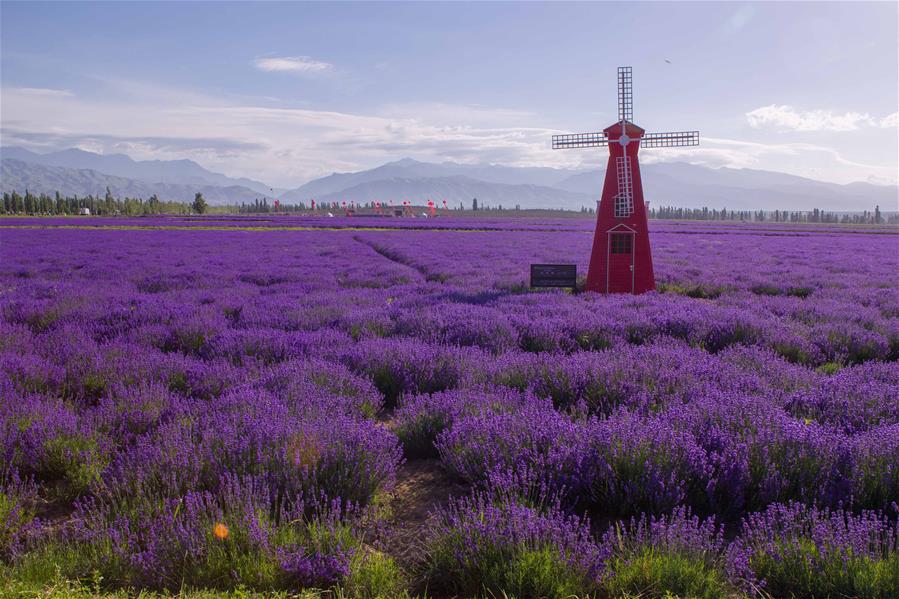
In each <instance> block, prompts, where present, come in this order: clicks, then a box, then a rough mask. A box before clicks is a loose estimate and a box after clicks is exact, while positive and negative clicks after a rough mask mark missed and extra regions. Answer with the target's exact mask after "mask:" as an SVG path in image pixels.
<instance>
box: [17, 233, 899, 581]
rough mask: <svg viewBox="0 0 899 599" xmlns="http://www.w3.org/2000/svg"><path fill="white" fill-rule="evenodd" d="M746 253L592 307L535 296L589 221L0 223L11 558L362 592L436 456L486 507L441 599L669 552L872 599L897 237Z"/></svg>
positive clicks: (438, 546)
mask: <svg viewBox="0 0 899 599" xmlns="http://www.w3.org/2000/svg"><path fill="white" fill-rule="evenodd" d="M747 233H752V230H739V229H738V230H736V231H733V234H730V235H721V234H718V233H714V234H713V233H711V232H709V230H707V229H698V230H695V229H694V230H679V229H671V230H669V231H666V232H660V233H659V234H657V235H655V236H654V237H653V243H654V244H655V248H656V255H657V271H658V274H659V278H660V281H662V282H663V288H664V289H665V291H666V293H662V294H650V295H647V296H643V297H639V298H632V297H616V298H600V297H596V296H593V295H591V294H584V295H570V294H565V293H531V292H527V291H526V289H525V282H524V281H525V280H524V274H523V273H524V272H526V265H527V263H529V262H536V261H569V260H571V257H572V256H583V255H585V253H586V250H587V248H588V247H589V241H590V238H589V235H586V234H585V233H583V232H563V231H558V232H552V233H550V232H540V231H535V232H527V233H525V232H520V231H506V232H450V231H433V232H425V231H406V232H391V231H342V232H311V231H309V232H307V231H304V232H282V231H269V232H255V231H193V232H191V231H161V230H155V231H154V230H142V231H116V230H103V229H98V230H92V231H82V230H55V231H54V230H15V229H9V230H5V231H3V242H2V252H3V261H2V262H3V266H2V272H0V277H2V285H3V290H4V291H3V293H4V300H3V307H2V310H3V311H2V316H3V319H2V324H0V352H2V353H0V371H2V373H3V377H4V378H3V380H2V381H0V384H2V386H0V393H2V394H3V397H4V402H3V405H2V408H0V409H2V419H0V424H2V428H0V434H2V447H0V449H2V451H3V452H4V456H3V457H4V459H5V463H8V464H10V465H11V466H12V469H11V470H10V471H8V472H6V473H4V477H5V480H6V483H5V487H4V489H5V490H4V498H5V499H6V501H5V503H4V505H5V506H7V505H8V506H9V507H4V508H3V509H6V510H7V511H8V513H9V517H8V518H7V522H9V523H12V524H11V525H7V528H6V529H5V531H4V532H3V534H0V543H2V547H0V549H2V550H3V552H4V553H5V554H6V556H7V558H10V557H12V556H13V555H15V556H16V560H15V561H16V563H18V564H19V565H18V566H16V567H17V568H19V570H18V572H19V575H22V576H25V574H23V573H27V572H28V571H29V568H30V569H31V571H34V570H35V569H37V568H38V567H39V566H40V565H41V564H42V563H43V564H44V565H46V563H45V562H41V561H40V560H42V559H43V560H47V559H53V560H55V561H57V562H58V561H60V560H61V559H62V558H60V557H59V556H60V555H62V554H63V553H65V555H67V556H68V557H67V558H66V559H67V560H68V562H69V565H70V568H71V573H72V574H73V575H78V574H85V573H89V572H91V571H92V570H93V569H97V568H101V569H103V570H104V572H105V574H106V580H107V581H110V582H113V583H117V584H126V585H129V584H130V585H140V586H167V587H177V586H178V585H180V584H181V583H182V582H184V581H187V582H188V583H190V584H197V585H208V586H229V585H233V584H236V583H237V582H243V583H245V584H249V585H252V586H258V587H278V586H286V587H296V586H302V585H324V584H330V583H333V582H335V581H342V583H343V584H344V585H346V586H347V587H348V588H350V589H355V591H354V592H356V593H357V594H360V595H364V590H362V586H364V584H365V583H364V582H363V581H365V580H371V579H372V578H373V575H372V572H373V571H376V570H377V569H378V568H381V569H383V568H386V567H387V566H386V565H385V564H388V563H390V559H389V557H388V556H385V555H383V554H381V553H379V552H377V551H374V550H372V549H371V546H370V543H368V542H367V541H375V540H377V538H378V537H380V536H382V535H383V534H385V533H384V532H383V531H382V530H381V529H380V528H381V527H380V524H379V510H380V509H381V508H380V507H379V505H380V504H381V503H382V500H383V497H384V494H385V493H386V492H388V491H389V490H390V488H391V487H392V485H393V482H394V480H395V477H396V474H397V469H398V468H399V467H400V465H401V463H402V461H403V460H404V459H408V460H414V459H419V458H422V457H429V456H436V457H439V458H440V460H441V463H442V464H443V465H444V467H445V468H446V469H447V470H448V471H450V472H453V473H454V474H455V475H458V476H459V477H460V478H462V479H464V480H466V481H468V482H469V483H470V484H471V485H472V492H473V495H472V496H471V497H470V498H468V499H460V500H459V501H458V502H457V503H455V504H454V505H452V506H450V507H449V508H448V509H447V510H446V511H445V512H443V514H442V516H441V519H440V524H439V525H438V526H437V527H436V529H435V530H434V531H433V537H432V539H431V540H430V541H429V551H428V555H429V560H428V563H427V564H425V565H423V566H422V568H423V572H424V574H423V575H424V576H425V578H426V580H428V581H430V583H431V585H432V586H431V588H432V589H434V588H438V589H440V588H447V589H448V590H450V591H453V590H455V592H461V593H464V592H479V590H480V589H482V588H484V587H485V586H486V588H493V589H498V588H504V589H511V590H512V591H514V592H515V593H516V594H517V596H552V595H554V594H565V593H566V592H583V591H585V590H587V591H589V590H590V589H594V588H601V589H603V592H607V593H612V594H616V593H620V592H625V591H627V590H628V588H633V585H638V586H639V584H645V582H646V581H645V580H643V581H641V580H636V581H630V582H628V581H629V580H630V579H629V576H632V575H633V573H634V572H641V571H645V570H646V568H642V567H641V564H643V562H644V561H645V560H646V559H652V555H653V551H658V552H660V553H664V552H665V551H668V552H670V553H671V554H672V555H673V554H677V555H679V556H681V557H684V556H686V557H684V559H689V560H692V562H691V563H699V564H701V565H702V567H701V568H700V569H701V570H703V572H705V574H704V576H705V578H704V583H703V584H705V585H706V586H708V585H712V587H715V588H718V589H719V590H720V589H722V588H725V587H727V588H732V587H734V588H735V587H740V588H742V589H743V590H744V591H749V590H751V589H753V588H758V587H759V586H764V587H765V588H767V589H769V590H770V591H771V592H773V593H774V594H775V596H777V595H778V592H776V590H777V589H778V586H777V585H778V584H779V582H778V581H782V580H787V579H789V580H790V582H789V584H787V585H786V586H784V587H783V589H782V592H783V593H789V592H802V589H803V588H805V589H806V590H807V589H808V588H811V587H809V586H808V585H813V584H820V585H824V586H821V587H819V588H818V590H817V595H816V596H827V594H828V593H831V592H834V593H835V592H836V591H834V589H839V590H840V592H843V591H844V590H846V589H849V590H850V591H851V592H854V593H856V594H859V593H860V594H861V595H860V596H877V595H876V593H881V594H882V596H890V592H891V591H890V590H889V589H890V588H895V587H888V586H886V585H889V584H893V585H896V584H899V582H897V581H896V575H895V574H894V575H892V578H891V577H890V572H895V571H896V567H897V564H899V562H897V557H896V556H897V554H896V548H895V543H896V534H897V532H896V524H895V522H896V520H895V518H896V511H895V510H896V506H895V505H894V503H893V502H895V501H896V500H897V498H899V470H897V469H896V467H895V464H897V463H899V406H897V402H896V401H895V397H896V395H897V390H899V372H897V368H896V362H895V360H896V357H897V348H899V334H897V331H899V329H897V316H899V303H897V299H896V296H895V292H894V289H895V283H896V281H895V263H894V260H892V263H891V258H890V256H891V255H892V256H894V255H895V254H894V253H892V254H891V250H893V249H895V245H896V238H895V237H894V236H890V235H866V236H862V235H859V234H858V233H846V234H833V233H826V232H814V233H810V234H809V235H808V236H805V237H801V236H795V235H794V236H785V235H777V236H772V235H770V234H768V233H767V232H761V231H756V232H755V234H747ZM878 256H880V258H878ZM582 266H583V265H582ZM385 411H386V413H392V414H394V418H393V424H392V426H391V427H390V428H389V429H388V428H385V427H384V426H382V425H381V424H379V423H378V422H377V421H376V420H375V419H374V417H375V416H377V415H378V414H379V413H380V414H383V413H385ZM36 485H37V486H36ZM29 498H30V499H29ZM35 498H39V501H37V502H35V501H34V499H35ZM43 501H52V502H53V506H54V507H55V508H56V509H57V510H59V508H60V506H71V508H70V509H71V510H72V512H71V515H70V516H69V517H67V518H65V519H64V523H63V524H58V523H47V522H45V523H44V524H43V525H41V524H39V523H37V524H36V523H35V521H34V520H33V517H34V515H35V510H36V509H37V506H39V505H40V503H41V502H43ZM791 501H798V502H801V503H797V504H791V503H789V502H791ZM810 506H816V508H815V507H810ZM687 509H689V510H691V511H692V513H695V514H698V515H700V516H702V517H704V518H705V517H709V518H707V519H706V520H704V521H702V522H700V521H699V520H698V519H696V518H695V517H693V516H690V515H689V513H688V512H685V511H684V510H687ZM817 509H821V510H826V509H835V510H837V511H836V512H827V511H816V510H817ZM840 510H846V511H840ZM862 510H874V511H868V512H865V511H862ZM62 511H64V512H65V511H66V509H63V510H62ZM585 513H589V514H592V515H593V516H594V522H598V521H604V520H605V519H607V518H619V517H629V516H635V517H637V518H638V520H637V521H634V522H633V523H632V524H631V525H630V526H627V525H624V528H619V529H616V528H614V527H613V528H612V529H610V530H609V531H607V532H605V533H603V532H602V531H599V530H597V529H598V528H601V527H599V526H598V524H597V525H594V529H593V530H591V529H590V528H589V527H588V525H587V524H586V523H585V522H584V521H582V520H580V519H579V518H578V516H575V515H574V514H585ZM672 513H673V514H674V515H671V516H665V514H672ZM751 513H755V514H756V515H748V514H751ZM51 515H52V514H51ZM43 516H44V519H45V520H47V518H48V517H49V516H48V514H44V515H43ZM650 517H658V518H660V520H648V519H647V518H650ZM639 518H643V519H642V520H641V519H639ZM714 518H717V522H720V523H721V524H722V525H726V526H727V531H728V534H729V535H731V534H732V533H733V532H734V531H737V530H739V529H740V526H739V523H740V522H741V521H743V520H744V519H745V525H744V526H743V527H742V532H741V533H740V534H738V535H737V537H735V539H733V540H731V541H728V542H725V540H724V537H723V532H724V531H722V530H721V529H719V528H718V524H716V521H715V520H714ZM219 525H221V526H219ZM363 540H366V542H365V543H363ZM375 545H377V543H375ZM651 547H655V549H654V550H652V551H650V548H651ZM647 552H648V553H647ZM72 555H77V559H74V558H72ZM647 555H649V556H650V557H647ZM491 560H492V561H491ZM541 560H542V561H541ZM641 560H642V561H641ZM790 560H793V561H792V562H791V561H790ZM847 560H849V562H852V564H854V565H852V567H848V566H846V564H847V563H848V562H847ZM794 562H795V563H802V564H805V566H804V567H805V570H804V571H805V575H806V577H807V580H805V581H804V582H803V581H798V582H797V580H796V579H795V578H796V576H798V574H797V572H799V571H800V570H801V569H798V568H796V567H793V566H791V565H790V564H793V565H794V566H795V563H794ZM491 563H492V564H494V566H490V567H487V566H485V567H484V568H486V569H482V570H477V568H475V571H468V570H466V569H470V568H472V567H475V566H476V565H477V564H487V565H488V566H489V564H491ZM547 563H548V564H549V565H548V566H547ZM835 563H838V564H842V565H841V566H840V569H841V570H840V571H841V572H843V574H842V578H840V577H837V578H839V580H825V578H826V577H825V578H822V576H821V575H820V574H821V572H823V571H828V572H829V571H830V570H828V569H827V568H831V569H832V568H833V564H835ZM260 564H262V565H263V566H260ZM496 564H501V566H496ZM541 564H542V566H541ZM810 564H811V565H810ZM515 568H518V569H519V570H514V569H515ZM522 568H523V569H524V570H521V569H522ZM528 568H530V569H528ZM547 568H549V571H551V572H554V574H553V575H552V576H549V577H548V579H547V580H544V582H543V583H540V584H544V586H542V587H541V586H539V584H538V583H533V584H537V586H533V587H529V586H527V585H528V584H531V582H527V581H535V580H538V579H540V577H539V576H535V575H534V573H535V572H537V571H538V570H539V571H544V572H545V571H547ZM778 568H782V571H781V570H778ZM513 570H514V571H513ZM515 572H517V574H516V573H515ZM522 572H525V573H526V574H529V575H523V574H522ZM791 577H792V578H791ZM464 581H474V583H473V584H474V585H475V586H474V587H465V586H464V584H463V585H462V586H461V587H459V588H455V589H452V588H451V587H452V586H453V585H454V584H460V583H462V582H464ZM791 584H792V585H794V586H796V585H800V587H801V585H803V584H804V585H806V586H805V587H801V588H799V587H797V588H798V591H797V588H794V589H793V590H792V591H791V590H790V585H791ZM828 584H829V585H831V586H830V587H828V586H827V585H828ZM522 585H523V586H522ZM616 585H617V586H616ZM628 585H631V586H628ZM715 585H719V586H717V587H716V586H715ZM866 585H867V586H866ZM640 588H642V587H640ZM821 589H824V590H821ZM828 589H830V590H828ZM866 589H867V590H866ZM563 591H564V592H563Z"/></svg>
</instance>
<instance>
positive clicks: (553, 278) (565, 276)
mask: <svg viewBox="0 0 899 599" xmlns="http://www.w3.org/2000/svg"><path fill="white" fill-rule="evenodd" d="M576 286H577V264H531V287H571V288H572V289H574V288H575V287H576Z"/></svg>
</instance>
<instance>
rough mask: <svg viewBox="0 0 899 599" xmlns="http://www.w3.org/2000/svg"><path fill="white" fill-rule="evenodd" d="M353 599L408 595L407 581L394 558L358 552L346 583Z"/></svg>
mask: <svg viewBox="0 0 899 599" xmlns="http://www.w3.org/2000/svg"><path fill="white" fill-rule="evenodd" d="M344 588H345V590H346V593H347V595H348V596H350V597H353V599H394V598H396V597H402V596H404V595H406V594H407V593H406V591H405V588H406V580H405V577H404V576H403V573H402V570H400V567H399V566H398V565H397V564H396V562H395V561H394V560H393V558H392V557H390V556H388V555H385V554H383V553H380V552H375V551H372V552H368V553H366V552H358V553H357V555H356V556H355V557H354V558H353V561H352V563H351V564H350V575H349V576H348V577H347V580H346V582H345V583H344Z"/></svg>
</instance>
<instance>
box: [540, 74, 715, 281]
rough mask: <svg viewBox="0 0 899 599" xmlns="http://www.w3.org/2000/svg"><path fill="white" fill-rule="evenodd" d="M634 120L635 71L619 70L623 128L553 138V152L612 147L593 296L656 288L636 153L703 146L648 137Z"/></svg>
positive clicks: (667, 136)
mask: <svg viewBox="0 0 899 599" xmlns="http://www.w3.org/2000/svg"><path fill="white" fill-rule="evenodd" d="M633 118H634V96H633V87H632V74H631V67H618V122H617V123H615V124H614V125H611V126H610V127H607V128H605V129H603V130H602V131H601V132H598V133H576V134H573V135H553V149H554V150H558V149H562V148H595V147H601V146H608V147H609V162H608V165H607V166H606V180H605V183H604V184H603V188H602V196H601V199H600V200H599V202H598V206H597V209H596V231H595V232H594V233H593V251H592V252H591V253H590V266H589V268H588V269H587V290H588V291H596V292H598V293H643V292H645V291H651V290H653V289H655V288H656V280H655V275H654V274H653V272H652V252H651V250H650V248H649V229H648V226H647V225H648V224H647V220H646V205H645V203H644V202H643V183H642V182H641V180H640V163H639V162H638V161H637V150H639V149H640V148H641V147H643V148H667V147H680V146H697V145H699V131H676V132H668V133H646V132H645V131H644V130H643V129H641V128H640V127H638V126H637V125H635V124H633V123H632V122H631V119H633Z"/></svg>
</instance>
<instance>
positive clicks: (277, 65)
mask: <svg viewBox="0 0 899 599" xmlns="http://www.w3.org/2000/svg"><path fill="white" fill-rule="evenodd" d="M253 64H254V65H255V66H256V68H257V69H259V70H260V71H267V72H292V73H322V72H325V71H330V70H331V69H332V68H333V66H334V65H332V64H330V63H327V62H322V61H320V60H315V59H313V58H310V57H309V56H282V57H277V56H273V57H268V58H257V59H256V60H254V61H253Z"/></svg>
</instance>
